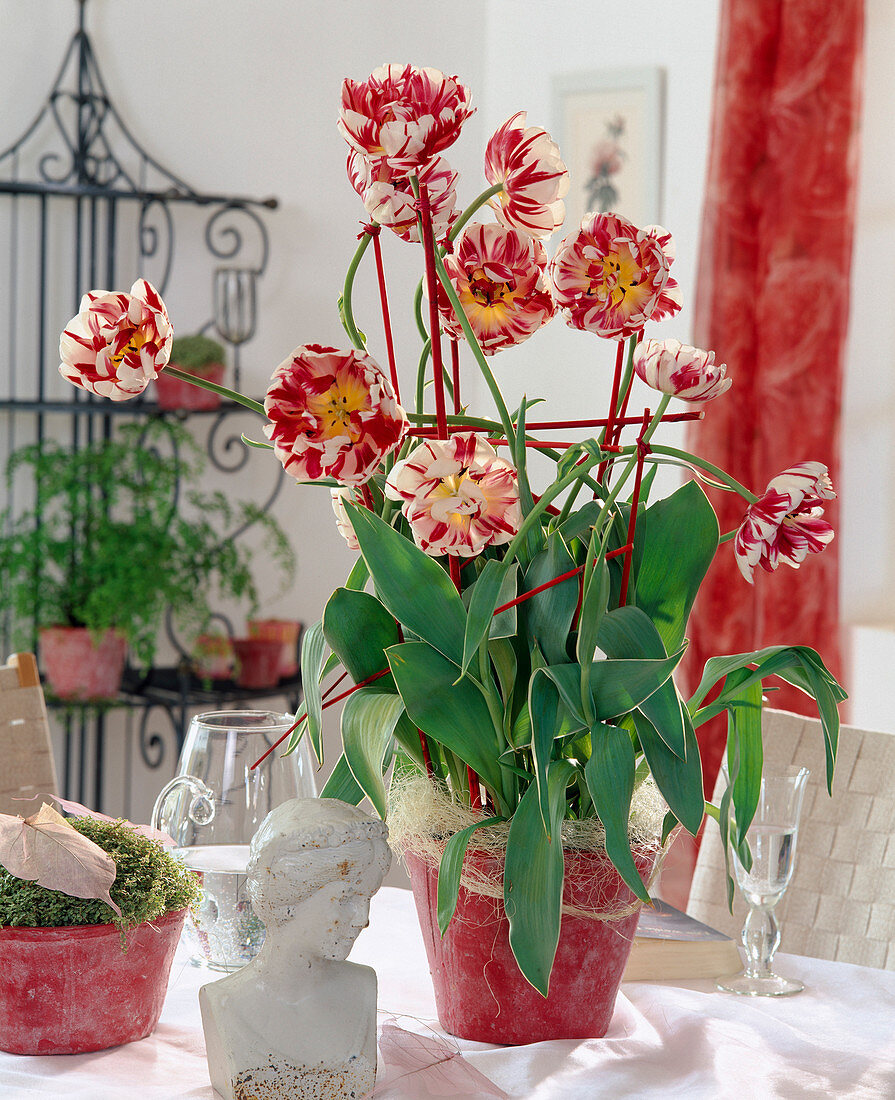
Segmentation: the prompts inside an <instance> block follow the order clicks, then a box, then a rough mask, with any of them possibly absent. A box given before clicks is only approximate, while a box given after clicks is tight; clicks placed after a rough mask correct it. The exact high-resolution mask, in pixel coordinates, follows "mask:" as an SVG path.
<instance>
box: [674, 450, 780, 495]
mask: <svg viewBox="0 0 895 1100" xmlns="http://www.w3.org/2000/svg"><path fill="white" fill-rule="evenodd" d="M653 452H654V453H655V454H658V455H668V456H669V457H670V458H675V459H678V460H679V464H680V465H682V466H698V467H699V469H701V470H705V471H706V473H709V474H712V475H713V476H714V477H717V478H718V479H719V480H720V481H722V482H723V483H724V484H725V485H729V486H730V488H731V489H733V490H734V492H736V493H739V494H740V496H741V497H743V499H744V500H748V502H749V503H750V504H754V503H755V502H756V501H757V500H759V499H760V498H759V497H758V496H757V495H756V494H755V493H753V492H751V491H750V490H749V489H747V488H746V486H745V485H741V484H740V482H738V481H737V480H736V478H733V477H731V476H730V474H729V473H727V471H726V470H722V469H721V467H720V466H716V465H715V464H714V463H713V462H709V461H708V459H705V458H699V457H698V455H693V454H690V452H689V451H680V450H678V449H677V447H665V446H660V445H656V446H655V447H653Z"/></svg>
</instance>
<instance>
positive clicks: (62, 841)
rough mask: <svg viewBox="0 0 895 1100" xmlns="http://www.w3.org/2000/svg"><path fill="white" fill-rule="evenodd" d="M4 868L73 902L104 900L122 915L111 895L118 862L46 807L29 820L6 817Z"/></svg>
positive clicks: (0, 838)
mask: <svg viewBox="0 0 895 1100" xmlns="http://www.w3.org/2000/svg"><path fill="white" fill-rule="evenodd" d="M0 864H2V865H3V866H4V867H5V868H6V870H7V871H9V873H10V874H11V875H15V877H16V878H21V879H26V880H27V881H29V882H36V883H37V884H38V886H45V887H46V888H47V889H48V890H61V891H62V893H63V894H68V895H69V897H73V898H99V899H100V900H101V901H104V902H106V904H107V905H110V906H111V907H112V909H114V911H115V913H116V914H117V915H118V916H119V917H120V916H121V910H120V909H119V908H118V906H117V905H116V904H115V902H114V901H112V898H111V897H110V896H109V889H110V887H111V886H112V883H113V882H114V881H115V875H116V873H117V868H116V867H115V861H114V860H113V859H112V857H111V856H110V855H109V854H108V852H104V851H103V850H102V848H100V846H99V845H98V844H94V843H93V841H92V840H88V838H87V837H86V836H83V835H82V834H81V833H79V832H78V831H77V829H74V828H72V826H71V825H69V823H68V822H67V821H66V820H65V818H64V817H63V816H62V814H60V813H59V812H58V811H57V810H54V809H53V807H52V806H48V805H47V804H46V803H44V804H43V805H42V806H41V808H40V809H39V810H38V811H37V813H36V814H32V815H31V817H26V818H24V819H23V818H21V817H16V816H13V815H11V814H0Z"/></svg>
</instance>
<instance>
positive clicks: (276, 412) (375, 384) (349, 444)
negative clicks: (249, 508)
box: [264, 344, 407, 485]
mask: <svg viewBox="0 0 895 1100" xmlns="http://www.w3.org/2000/svg"><path fill="white" fill-rule="evenodd" d="M264 411H265V412H266V413H267V417H268V421H269V423H268V424H267V425H266V426H265V428H264V433H265V435H266V436H267V437H268V439H269V440H270V441H271V443H272V444H273V448H274V452H275V454H276V456H277V458H278V459H279V460H280V462H282V463H283V466H284V468H285V470H286V473H287V474H289V475H290V477H294V478H295V480H296V481H318V480H319V479H321V478H334V479H335V480H336V481H338V482H339V483H340V484H341V485H363V484H364V482H366V481H369V479H370V478H371V477H372V476H373V473H374V472H375V470H376V468H377V467H378V466H379V463H380V462H381V461H382V459H383V458H384V457H385V456H386V455H387V454H389V452H391V451H393V450H394V449H395V447H397V446H398V444H399V443H400V442H401V439H402V438H403V436H404V432H405V431H406V430H407V416H406V414H405V413H404V410H403V409H402V408H401V406H400V405H399V404H398V402H397V400H396V399H395V393H394V390H393V389H392V386H391V383H390V382H389V380H388V379H387V378H386V376H385V375H384V374H383V372H382V370H381V369H380V368H379V366H378V365H377V364H376V362H375V361H374V360H373V359H372V357H371V356H369V355H367V354H366V352H362V351H354V350H350V351H338V350H337V349H336V348H328V347H321V346H320V345H319V344H305V345H303V346H301V347H297V348H296V349H295V350H294V351H293V352H292V354H291V355H290V356H289V358H288V359H286V360H284V362H282V363H281V364H280V365H279V367H277V369H276V371H275V372H274V374H273V377H272V379H271V384H270V387H269V388H268V391H267V397H266V398H265V400H264Z"/></svg>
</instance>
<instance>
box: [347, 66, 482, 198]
mask: <svg viewBox="0 0 895 1100" xmlns="http://www.w3.org/2000/svg"><path fill="white" fill-rule="evenodd" d="M473 110H474V108H473V107H471V106H470V94H469V89H468V88H467V87H466V86H465V85H463V84H461V83H460V82H459V81H458V79H457V77H455V76H445V75H444V73H442V72H439V70H438V69H418V68H416V67H414V66H413V65H382V66H380V67H379V68H378V69H375V70H374V71H373V72H372V73H371V74H370V76H369V77H368V78H367V79H366V80H350V79H346V80H345V81H343V83H342V106H341V109H340V111H339V131H340V132H341V134H342V137H344V138H345V140H346V141H347V142H348V144H349V145H350V146H351V147H352V149H357V151H358V152H359V153H363V154H364V156H366V157H367V158H368V159H369V160H370V161H373V162H377V161H384V162H385V163H386V164H387V165H388V167H389V168H390V169H391V171H392V173H393V174H394V175H395V176H396V177H397V176H407V175H409V174H410V173H411V172H415V171H416V170H417V169H419V168H421V167H422V166H423V165H424V164H426V163H427V161H430V160H431V159H432V158H433V157H434V156H436V155H437V154H438V153H440V152H441V151H442V150H443V149H447V148H448V146H449V145H453V143H454V142H455V141H456V140H457V137H458V136H459V134H460V129H461V127H462V126H463V123H464V122H465V121H466V120H467V118H469V116H470V115H471V114H472V113H473Z"/></svg>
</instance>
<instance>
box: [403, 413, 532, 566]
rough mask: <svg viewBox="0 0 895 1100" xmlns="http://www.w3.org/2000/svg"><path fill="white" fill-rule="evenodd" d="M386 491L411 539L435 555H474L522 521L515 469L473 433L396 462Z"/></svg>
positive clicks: (503, 539)
mask: <svg viewBox="0 0 895 1100" xmlns="http://www.w3.org/2000/svg"><path fill="white" fill-rule="evenodd" d="M385 493H386V496H388V497H389V498H390V499H391V500H400V501H402V502H403V504H402V508H401V510H402V512H403V513H404V516H405V517H406V519H407V522H408V523H409V524H410V530H411V532H412V533H413V538H414V541H415V542H416V544H417V546H419V548H420V549H421V550H424V551H425V552H426V553H427V554H431V555H432V556H433V557H437V556H438V555H440V554H452V555H456V556H457V557H464V558H469V557H474V556H475V555H476V554H478V553H480V552H481V551H482V550H483V549H484V548H485V547H486V546H498V545H500V544H501V543H505V542H509V541H510V539H511V538H512V537H513V535H515V534H516V532H517V531H518V530H519V525H520V524H521V523H522V509H521V507H520V504H519V487H518V483H517V481H516V471H515V469H514V468H513V466H512V464H511V463H509V462H507V461H506V460H505V459H503V458H499V457H498V456H497V453H496V452H495V450H494V448H493V447H492V446H491V445H490V444H489V443H488V442H487V441H486V440H484V439H482V438H481V437H480V436H477V435H476V434H475V432H458V433H457V434H456V435H452V436H451V437H450V439H434V440H427V441H426V442H425V443H421V444H420V445H419V446H418V447H416V448H415V449H414V450H413V451H411V453H410V455H409V456H408V457H407V458H406V459H404V461H403V462H396V463H395V466H394V468H393V469H392V471H391V473H390V474H389V476H388V478H387V480H386V483H385Z"/></svg>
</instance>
